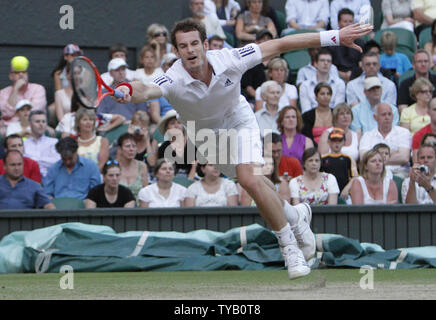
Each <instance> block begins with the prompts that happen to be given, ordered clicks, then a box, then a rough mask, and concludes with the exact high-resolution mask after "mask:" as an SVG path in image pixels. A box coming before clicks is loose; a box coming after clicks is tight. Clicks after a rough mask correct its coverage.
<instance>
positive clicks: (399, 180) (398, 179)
mask: <svg viewBox="0 0 436 320" xmlns="http://www.w3.org/2000/svg"><path fill="white" fill-rule="evenodd" d="M392 180H394V182H395V184H396V186H397V191H398V203H403V201H402V199H401V186H402V185H403V180H404V179H403V178H401V177H398V176H393V178H392Z"/></svg>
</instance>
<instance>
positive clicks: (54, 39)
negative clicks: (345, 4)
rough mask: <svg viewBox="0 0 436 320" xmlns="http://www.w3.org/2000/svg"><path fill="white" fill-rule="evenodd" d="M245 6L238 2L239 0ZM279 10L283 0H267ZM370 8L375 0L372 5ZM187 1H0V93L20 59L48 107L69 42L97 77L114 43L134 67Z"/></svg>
mask: <svg viewBox="0 0 436 320" xmlns="http://www.w3.org/2000/svg"><path fill="white" fill-rule="evenodd" d="M238 1H239V3H241V4H242V3H244V1H243V0H238ZM269 2H270V4H271V5H272V6H273V7H274V8H275V9H278V10H283V11H284V7H285V2H286V1H285V0H270V1H269ZM371 2H372V3H373V6H374V7H375V8H379V7H380V0H372V1H371ZM188 3H189V0H142V1H140V0H127V1H114V0H109V1H97V0H69V1H65V0H62V1H61V0H36V1H30V0H19V1H12V0H0V8H2V15H1V16H2V18H1V19H0V32H1V33H0V88H4V87H6V86H7V85H9V79H8V73H9V63H10V59H11V58H12V57H13V56H15V55H25V56H27V57H28V58H29V60H30V69H29V75H30V80H31V81H32V82H36V83H40V84H42V85H44V86H45V88H46V89H47V97H48V102H49V103H51V102H52V101H53V95H54V87H53V81H52V79H51V77H50V73H51V71H52V69H53V68H54V67H55V65H56V64H57V62H58V60H59V58H60V57H61V55H62V48H63V47H64V46H65V45H66V44H68V43H77V44H78V45H79V46H80V47H82V48H83V49H84V51H85V55H87V56H89V57H90V58H91V59H92V60H93V61H94V62H95V64H96V65H97V67H98V69H99V70H100V72H101V73H103V72H105V71H106V69H107V63H108V60H109V59H108V57H107V49H108V48H109V47H110V46H111V45H113V44H115V43H118V42H122V43H124V44H125V45H126V46H128V48H129V56H128V63H129V65H130V66H131V68H132V69H135V68H136V66H137V50H138V48H140V47H141V46H142V45H143V44H144V42H145V31H146V29H147V27H148V26H149V25H150V24H151V23H154V22H157V23H162V24H164V25H166V26H167V27H168V28H169V29H170V28H171V26H172V25H173V23H174V22H175V21H177V20H180V19H182V18H185V17H187V16H189V15H190V12H189V9H188ZM63 5H70V6H71V7H72V8H73V9H74V29H73V30H62V29H61V28H60V26H59V22H60V19H61V18H62V16H63V14H61V13H60V12H59V11H60V8H61V7H62V6H63Z"/></svg>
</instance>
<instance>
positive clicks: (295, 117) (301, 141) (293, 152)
mask: <svg viewBox="0 0 436 320" xmlns="http://www.w3.org/2000/svg"><path fill="white" fill-rule="evenodd" d="M277 128H278V130H279V132H280V134H281V137H282V145H283V156H288V157H294V158H297V159H298V160H299V161H300V163H301V164H303V162H302V158H303V153H304V150H306V149H308V148H312V147H313V146H314V145H313V141H312V140H311V139H310V138H308V137H306V136H305V135H303V134H301V130H302V129H303V118H302V117H301V113H300V110H298V108H297V107H294V106H287V107H284V108H283V109H282V110H280V112H279V116H278V117H277Z"/></svg>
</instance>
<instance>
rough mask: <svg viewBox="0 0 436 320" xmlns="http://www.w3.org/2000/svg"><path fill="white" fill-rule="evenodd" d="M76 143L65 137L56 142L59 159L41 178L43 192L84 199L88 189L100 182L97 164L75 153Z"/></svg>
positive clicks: (52, 195)
mask: <svg viewBox="0 0 436 320" xmlns="http://www.w3.org/2000/svg"><path fill="white" fill-rule="evenodd" d="M78 147H79V146H78V144H77V142H76V140H74V139H73V138H71V137H66V138H63V139H61V140H59V142H58V143H57V144H56V151H57V152H58V153H59V154H60V155H61V160H59V161H57V162H55V163H54V164H53V165H52V166H51V167H50V168H49V169H48V172H47V176H46V177H45V178H44V179H43V185H44V190H45V192H46V193H47V194H48V195H49V196H50V197H53V198H64V197H66V198H76V199H81V200H84V199H85V198H86V196H87V195H88V193H89V190H91V189H92V188H94V187H95V186H96V185H99V184H101V175H100V171H99V169H98V167H97V165H96V164H95V163H94V162H93V161H92V160H89V159H86V158H83V157H81V156H79V155H78V154H77V149H78Z"/></svg>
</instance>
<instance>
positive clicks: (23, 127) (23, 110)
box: [6, 99, 32, 137]
mask: <svg viewBox="0 0 436 320" xmlns="http://www.w3.org/2000/svg"><path fill="white" fill-rule="evenodd" d="M31 110H32V103H31V102H30V101H29V100H27V99H23V100H20V101H18V103H17V104H16V106H15V113H16V115H17V116H18V121H17V122H12V123H10V124H9V125H8V129H7V130H6V136H10V135H11V134H18V135H19V136H21V137H28V136H29V135H30V124H29V114H30V111H31Z"/></svg>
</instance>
